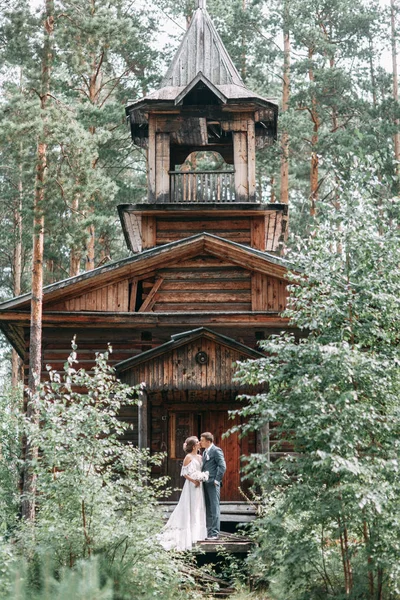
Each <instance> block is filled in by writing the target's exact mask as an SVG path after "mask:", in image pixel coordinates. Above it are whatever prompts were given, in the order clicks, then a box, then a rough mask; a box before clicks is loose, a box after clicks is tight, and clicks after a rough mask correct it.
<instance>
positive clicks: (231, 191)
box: [169, 171, 236, 204]
mask: <svg viewBox="0 0 400 600" xmlns="http://www.w3.org/2000/svg"><path fill="white" fill-rule="evenodd" d="M169 176H170V188H169V189H170V202H172V203H184V202H185V203H190V202H193V203H213V204H215V203H221V204H223V203H225V202H235V200H236V194H235V173H234V171H170V173H169Z"/></svg>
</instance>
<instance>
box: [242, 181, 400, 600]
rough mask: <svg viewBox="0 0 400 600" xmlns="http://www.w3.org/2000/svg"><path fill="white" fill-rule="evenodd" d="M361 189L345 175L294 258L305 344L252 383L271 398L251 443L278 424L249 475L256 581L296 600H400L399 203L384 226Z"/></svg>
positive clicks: (293, 308)
mask: <svg viewBox="0 0 400 600" xmlns="http://www.w3.org/2000/svg"><path fill="white" fill-rule="evenodd" d="M360 177H361V175H360V173H357V172H356V173H355V175H354V176H353V177H352V179H351V180H350V184H348V182H344V181H343V180H342V179H341V177H340V173H337V181H338V185H339V188H340V194H341V198H342V200H343V206H342V207H338V206H336V207H335V209H334V210H332V211H331V213H330V214H328V216H327V218H325V219H323V221H322V223H321V224H319V225H318V226H317V227H316V230H315V232H314V235H313V237H312V238H311V239H309V240H308V242H307V243H303V244H302V245H301V247H300V250H299V252H298V253H297V255H296V256H295V257H294V261H295V263H296V264H298V265H299V270H298V271H297V272H296V273H294V274H293V281H294V285H292V286H291V298H290V310H288V311H287V313H286V315H287V316H289V317H290V318H291V323H292V326H293V327H295V328H297V329H298V331H300V332H302V333H301V336H300V339H299V336H297V337H296V338H295V337H294V336H293V335H289V334H282V335H281V336H277V337H275V338H273V339H271V340H269V341H267V342H264V343H263V344H262V345H263V349H264V351H265V352H266V357H265V358H262V359H260V360H257V361H252V362H250V363H247V364H242V365H241V367H240V372H239V376H240V378H241V381H242V382H243V383H246V384H263V385H264V386H265V392H263V393H260V394H258V395H256V396H253V397H249V398H247V400H248V405H247V406H246V407H245V408H243V409H242V410H241V411H240V413H241V415H242V416H244V417H246V418H247V419H248V420H249V422H248V424H247V426H245V427H244V431H245V432H246V431H248V430H258V431H261V432H264V435H265V436H266V437H268V432H267V428H268V427H270V426H271V424H273V425H272V429H273V438H270V440H269V450H268V453H267V454H259V455H254V456H253V457H252V458H251V459H250V462H249V469H250V472H251V474H252V475H253V477H254V479H255V481H256V483H257V484H258V489H259V492H260V499H261V508H262V517H261V519H260V520H259V521H258V522H257V523H256V524H255V526H254V530H253V533H254V536H255V539H256V540H257V542H258V547H257V549H256V550H255V552H254V555H253V557H252V565H253V570H254V572H255V574H256V575H257V576H258V578H259V580H260V581H263V582H264V583H267V584H268V585H269V586H270V589H271V593H272V591H273V593H274V597H276V598H282V599H283V598H284V599H285V600H289V599H290V600H317V599H321V600H322V599H325V598H328V597H330V598H335V599H337V600H339V599H342V598H353V599H360V600H361V599H362V600H367V599H371V600H372V599H375V598H378V599H379V600H383V599H384V598H390V599H392V600H394V599H395V598H400V572H399V566H398V565H399V564H400V528H399V519H398V515H399V511H400V484H399V470H400V404H399V398H400V369H399V366H400V347H399V341H400V277H399V264H400V239H399V238H400V235H399V229H398V226H397V219H394V218H393V216H394V214H395V212H396V205H395V203H393V202H387V203H386V204H385V202H384V201H383V200H380V202H379V215H380V222H379V223H377V220H376V213H377V208H376V204H375V201H374V200H371V199H370V198H366V197H362V196H361V194H360V193H359V192H358V191H357V190H358V189H359V187H360V186H357V181H358V179H359V178H360ZM345 184H346V185H345ZM347 185H348V187H347ZM364 189H365V186H364ZM346 190H347V192H346ZM346 194H347V197H346ZM305 334H307V335H306V336H305ZM290 447H291V449H292V452H291V453H288V452H287V450H288V448H290Z"/></svg>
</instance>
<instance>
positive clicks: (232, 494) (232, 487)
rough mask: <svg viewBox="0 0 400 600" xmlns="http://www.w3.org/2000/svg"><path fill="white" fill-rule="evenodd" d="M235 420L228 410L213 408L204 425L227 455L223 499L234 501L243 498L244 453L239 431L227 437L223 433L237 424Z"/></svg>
mask: <svg viewBox="0 0 400 600" xmlns="http://www.w3.org/2000/svg"><path fill="white" fill-rule="evenodd" d="M237 420H238V419H237V418H236V419H235V420H232V419H229V415H228V412H227V411H226V410H224V411H222V410H212V411H210V412H208V413H207V414H206V417H205V420H204V425H205V428H204V430H205V431H210V432H211V433H212V434H213V435H214V443H215V445H216V446H219V447H220V448H221V449H222V451H223V453H224V456H225V462H226V473H225V475H224V481H223V485H222V489H221V500H225V501H234V500H243V497H242V495H241V494H240V491H239V487H240V484H241V483H240V481H241V473H240V457H241V455H242V454H243V452H242V448H241V440H239V435H238V433H234V434H232V435H230V436H229V437H227V438H223V437H222V436H223V434H224V433H225V432H226V431H228V430H229V429H230V428H231V427H233V426H234V425H235V424H237Z"/></svg>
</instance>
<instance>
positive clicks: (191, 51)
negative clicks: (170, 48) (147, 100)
mask: <svg viewBox="0 0 400 600" xmlns="http://www.w3.org/2000/svg"><path fill="white" fill-rule="evenodd" d="M199 4H200V3H199ZM203 6H204V4H203ZM200 72H201V73H203V75H205V77H207V79H208V80H209V81H211V83H212V84H214V85H232V84H233V85H238V86H242V87H244V83H243V81H242V78H241V77H240V75H239V73H238V71H237V69H236V67H235V65H234V64H233V62H232V60H231V57H230V56H229V54H228V52H227V50H226V48H225V46H224V44H223V42H222V40H221V38H220V36H219V34H218V32H217V30H216V29H215V26H214V23H213V22H212V20H211V18H210V15H209V14H208V12H207V10H206V8H205V7H204V8H202V7H201V6H200V5H199V7H198V8H197V10H196V11H195V12H194V14H193V17H192V20H191V22H190V26H189V29H188V30H187V32H186V34H185V36H184V38H183V40H182V42H181V44H180V46H179V48H178V50H177V52H176V54H175V57H174V59H173V61H172V64H171V65H170V67H169V69H168V71H167V73H166V75H165V77H164V79H163V80H162V83H161V87H168V86H173V87H186V86H187V85H189V83H190V82H191V81H192V80H193V79H194V78H195V77H196V75H197V74H198V73H200Z"/></svg>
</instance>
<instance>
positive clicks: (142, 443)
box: [138, 390, 149, 450]
mask: <svg viewBox="0 0 400 600" xmlns="http://www.w3.org/2000/svg"><path fill="white" fill-rule="evenodd" d="M148 405H149V401H148V397H147V392H146V390H141V391H140V393H139V400H138V434H139V449H140V450H144V449H145V448H148V445H149V443H148V433H149V427H148V419H149V406H148Z"/></svg>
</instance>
